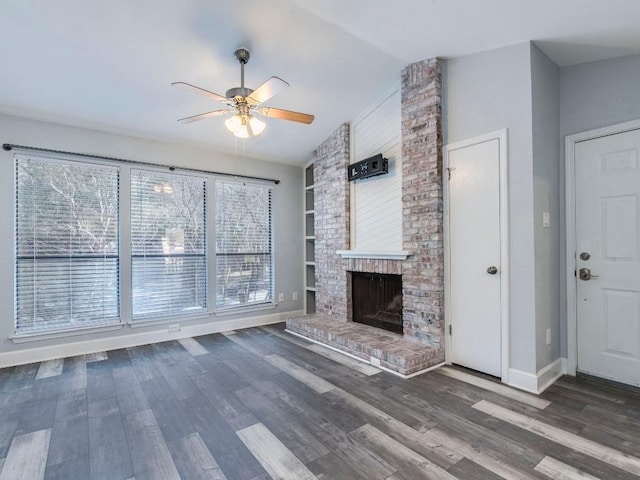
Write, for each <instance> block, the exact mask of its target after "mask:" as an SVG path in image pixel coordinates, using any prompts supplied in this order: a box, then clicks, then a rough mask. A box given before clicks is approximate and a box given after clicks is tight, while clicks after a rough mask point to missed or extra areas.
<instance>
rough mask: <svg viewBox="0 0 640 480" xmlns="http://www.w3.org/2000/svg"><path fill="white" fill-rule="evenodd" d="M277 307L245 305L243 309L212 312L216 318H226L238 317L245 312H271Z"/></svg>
mask: <svg viewBox="0 0 640 480" xmlns="http://www.w3.org/2000/svg"><path fill="white" fill-rule="evenodd" d="M277 306H278V304H277V303H262V304H260V305H247V306H243V307H226V308H224V307H223V308H219V309H218V310H214V312H213V314H214V315H215V316H216V317H227V316H230V315H240V314H242V313H245V312H259V311H261V310H273V309H275V308H276V307H277Z"/></svg>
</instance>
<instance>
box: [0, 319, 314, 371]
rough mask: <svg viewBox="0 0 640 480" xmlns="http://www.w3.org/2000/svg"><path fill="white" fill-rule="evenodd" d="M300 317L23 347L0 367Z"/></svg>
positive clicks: (1, 358)
mask: <svg viewBox="0 0 640 480" xmlns="http://www.w3.org/2000/svg"><path fill="white" fill-rule="evenodd" d="M302 315H304V311H302V310H300V311H293V312H284V313H272V314H269V315H260V316H256V317H245V318H235V319H232V320H217V321H214V322H210V323H203V324H198V325H185V326H182V327H181V329H180V330H179V331H177V332H169V331H167V329H162V330H154V331H150V332H137V331H134V332H133V333H130V334H128V335H118V336H113V337H106V338H99V339H94V340H84V341H79V342H73V343H65V344H62V345H50V346H47V347H36V348H23V349H20V350H15V351H11V352H4V353H0V368H4V367H11V366H15V365H24V364H27V363H35V362H44V361H46V360H53V359H55V358H65V357H73V356H76V355H85V354H88V353H95V352H103V351H105V350H114V349H118V348H127V347H137V346H139V345H147V344H149V343H157V342H166V341H169V340H179V339H181V338H189V337H197V336H199V335H208V334H211V333H219V332H226V331H229V330H240V329H243V328H250V327H259V326H261V325H271V324H274V323H280V322H284V321H285V320H286V319H287V318H290V317H299V316H302Z"/></svg>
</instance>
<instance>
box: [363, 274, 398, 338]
mask: <svg viewBox="0 0 640 480" xmlns="http://www.w3.org/2000/svg"><path fill="white" fill-rule="evenodd" d="M351 300H352V312H353V318H352V319H353V321H354V322H358V323H364V324H365V325H370V326H372V327H377V328H382V329H384V330H388V331H390V332H394V333H402V275H387V274H382V273H362V272H352V273H351Z"/></svg>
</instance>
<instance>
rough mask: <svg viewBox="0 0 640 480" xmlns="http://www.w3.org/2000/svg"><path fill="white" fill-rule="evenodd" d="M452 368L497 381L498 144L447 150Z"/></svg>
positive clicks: (498, 362) (498, 324) (498, 354)
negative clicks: (465, 370)
mask: <svg viewBox="0 0 640 480" xmlns="http://www.w3.org/2000/svg"><path fill="white" fill-rule="evenodd" d="M447 167H448V172H449V180H448V220H449V228H448V233H449V255H448V257H449V316H448V317H449V322H450V325H451V343H450V345H451V352H450V359H451V361H452V362H453V363H457V364H459V365H462V366H465V367H468V368H472V369H474V370H478V371H481V372H485V373H488V374H490V375H494V376H498V377H499V376H501V316H500V315H501V305H500V291H501V288H500V276H501V265H500V239H501V234H500V141H499V140H498V139H497V138H493V139H490V140H487V141H484V142H480V143H476V144H473V145H468V146H464V147H461V148H454V149H451V148H449V149H448V151H447Z"/></svg>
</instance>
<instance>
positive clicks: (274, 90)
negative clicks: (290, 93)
mask: <svg viewBox="0 0 640 480" xmlns="http://www.w3.org/2000/svg"><path fill="white" fill-rule="evenodd" d="M288 86H289V84H288V83H287V82H285V81H284V80H282V79H281V78H279V77H271V78H270V79H269V80H267V81H266V82H264V83H263V84H262V85H260V86H259V87H258V88H256V89H255V90H254V91H253V93H252V94H251V95H249V96H248V97H247V99H248V100H249V101H251V102H252V103H254V104H256V105H259V104H261V103H264V102H266V101H267V100H269V99H270V98H272V97H274V96H276V95H277V94H279V93H280V92H282V91H283V90H284V89H285V88H287V87H288Z"/></svg>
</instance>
